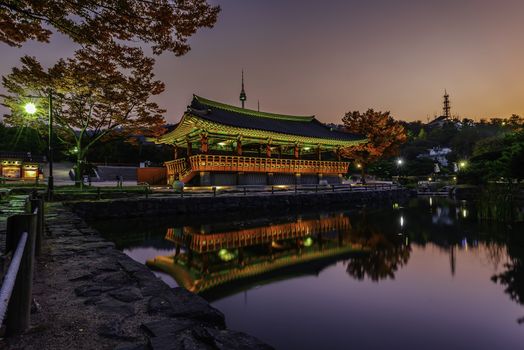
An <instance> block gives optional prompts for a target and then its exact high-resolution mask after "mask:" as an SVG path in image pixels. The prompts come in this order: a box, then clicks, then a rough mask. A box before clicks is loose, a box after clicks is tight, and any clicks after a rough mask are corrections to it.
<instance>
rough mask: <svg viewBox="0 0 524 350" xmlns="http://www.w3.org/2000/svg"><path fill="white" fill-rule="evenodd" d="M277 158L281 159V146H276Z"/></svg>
mask: <svg viewBox="0 0 524 350" xmlns="http://www.w3.org/2000/svg"><path fill="white" fill-rule="evenodd" d="M278 158H279V159H282V145H278Z"/></svg>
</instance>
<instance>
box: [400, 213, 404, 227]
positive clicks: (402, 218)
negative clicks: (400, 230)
mask: <svg viewBox="0 0 524 350" xmlns="http://www.w3.org/2000/svg"><path fill="white" fill-rule="evenodd" d="M403 226H404V217H403V216H402V215H401V216H400V227H403Z"/></svg>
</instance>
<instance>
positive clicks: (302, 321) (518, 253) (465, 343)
mask: <svg viewBox="0 0 524 350" xmlns="http://www.w3.org/2000/svg"><path fill="white" fill-rule="evenodd" d="M93 224H94V226H95V227H97V228H99V229H100V230H101V231H102V232H104V233H105V235H106V236H107V237H108V238H109V239H111V240H113V241H115V242H116V243H117V246H118V247H120V248H121V249H123V251H124V252H125V253H126V254H128V255H129V256H131V257H132V258H133V259H135V260H137V261H140V262H143V263H146V262H147V263H148V265H149V266H151V267H152V268H154V269H155V271H156V272H155V273H157V274H158V276H159V277H161V278H162V279H163V280H164V281H166V282H167V283H168V284H170V285H172V286H176V285H180V286H184V287H185V288H188V289H190V290H193V291H195V292H198V293H200V294H201V295H202V296H203V297H205V298H206V299H208V300H209V301H210V302H211V303H212V304H213V306H215V307H216V308H218V309H219V310H221V311H222V312H223V313H224V314H225V315H226V320H227V323H228V326H229V327H230V328H231V329H236V330H241V331H245V332H247V333H249V334H252V335H255V336H257V337H258V338H260V339H262V340H264V341H266V342H267V343H269V344H271V345H273V346H275V347H276V348H277V349H349V348H351V349H386V348H387V349H523V348H524V307H523V305H522V303H524V237H523V233H524V228H523V227H522V226H519V225H512V226H510V225H503V224H486V223H479V222H478V221H477V219H476V214H475V210H474V208H473V207H472V206H471V205H470V204H469V203H466V202H453V201H450V200H447V199H438V198H418V199H413V200H411V201H409V202H407V203H403V204H396V203H394V204H392V205H389V206H387V207H383V208H374V209H372V208H369V209H363V208H361V209H359V210H354V211H336V212H325V213H300V215H299V214H296V215H291V216H286V217H274V218H256V216H255V217H252V218H249V219H243V220H239V219H234V220H225V219H224V220H217V219H214V220H204V219H198V218H197V219H194V220H191V221H188V222H179V221H177V220H174V219H169V218H163V219H159V218H157V219H155V220H152V221H143V220H142V221H129V222H127V223H126V224H122V223H114V222H98V223H93ZM159 271H162V272H159Z"/></svg>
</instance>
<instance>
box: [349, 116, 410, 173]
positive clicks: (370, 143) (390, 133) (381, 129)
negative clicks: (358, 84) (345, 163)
mask: <svg viewBox="0 0 524 350" xmlns="http://www.w3.org/2000/svg"><path fill="white" fill-rule="evenodd" d="M342 122H343V123H344V127H345V129H346V130H347V131H348V132H351V133H354V134H359V135H362V136H365V137H366V139H367V142H365V143H362V144H359V145H357V146H353V147H347V148H344V149H342V150H341V154H342V156H343V157H345V158H350V159H354V160H356V161H357V162H358V163H359V164H360V166H361V171H362V173H364V169H365V168H366V167H367V166H368V165H370V164H372V163H373V162H375V161H376V160H378V159H381V158H384V157H388V156H392V155H395V154H397V153H398V151H399V147H400V145H402V144H403V143H404V142H406V140H407V134H406V131H405V129H404V127H403V126H402V125H401V124H400V123H399V122H397V121H395V119H393V117H392V116H391V115H390V113H389V112H379V111H374V110H373V109H368V110H367V111H366V112H365V113H360V112H359V111H353V112H348V113H346V115H345V116H344V117H343V118H342Z"/></svg>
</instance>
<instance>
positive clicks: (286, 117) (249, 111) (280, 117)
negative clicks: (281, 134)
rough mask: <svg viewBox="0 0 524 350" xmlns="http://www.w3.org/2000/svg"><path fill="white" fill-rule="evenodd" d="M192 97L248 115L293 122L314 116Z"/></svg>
mask: <svg viewBox="0 0 524 350" xmlns="http://www.w3.org/2000/svg"><path fill="white" fill-rule="evenodd" d="M193 98H195V99H196V100H197V101H198V102H200V103H202V104H204V105H208V106H210V107H214V108H218V109H222V110H225V111H229V112H235V113H240V114H244V115H249V116H251V117H259V118H269V119H277V120H290V121H294V122H310V121H312V120H313V119H314V118H315V116H314V115H311V116H298V115H285V114H276V113H267V112H259V111H255V110H252V109H247V108H240V107H235V106H231V105H227V104H225V103H221V102H216V101H212V100H208V99H206V98H203V97H200V96H197V95H193Z"/></svg>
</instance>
